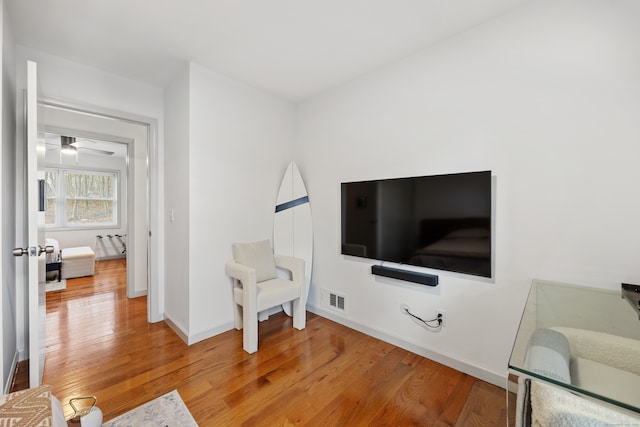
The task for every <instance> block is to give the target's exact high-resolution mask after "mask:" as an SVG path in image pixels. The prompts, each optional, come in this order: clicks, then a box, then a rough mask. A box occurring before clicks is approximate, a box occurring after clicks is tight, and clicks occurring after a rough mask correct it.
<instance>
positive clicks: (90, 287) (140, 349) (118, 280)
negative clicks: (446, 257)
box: [44, 260, 506, 427]
mask: <svg viewBox="0 0 640 427" xmlns="http://www.w3.org/2000/svg"><path fill="white" fill-rule="evenodd" d="M125 269H126V266H125V265H124V260H110V261H100V262H98V263H97V264H96V274H95V276H93V277H88V278H80V279H73V280H69V281H68V282H67V289H66V290H64V291H57V292H50V293H48V294H47V358H46V364H45V372H44V383H46V384H50V385H51V386H52V387H53V392H54V394H55V395H56V396H57V397H58V398H59V399H60V400H61V401H62V403H63V405H64V410H65V414H66V415H71V414H72V412H73V411H72V410H71V408H70V407H69V406H68V401H69V399H70V398H72V397H78V396H85V395H96V396H97V398H98V406H99V407H100V408H101V409H102V411H103V413H104V416H105V420H109V419H111V418H114V417H115V416H117V415H120V414H122V413H124V412H127V411H129V410H130V409H133V408H135V407H136V406H138V405H140V404H142V403H144V402H146V401H148V400H151V399H153V398H155V397H158V396H160V395H162V394H165V393H168V392H169V391H171V390H173V389H177V390H178V392H179V393H180V395H181V396H182V398H183V400H184V401H185V403H186V405H187V407H188V408H189V410H190V411H191V413H192V414H193V416H194V418H195V419H196V421H197V422H198V424H199V425H200V426H289V425H309V426H369V425H372V426H373V425H375V426H414V425H415V426H436V427H441V426H504V425H506V410H505V406H506V405H505V393H504V390H502V389H501V388H498V387H495V386H493V385H491V384H487V383H485V382H483V381H480V380H478V379H475V378H473V377H471V376H468V375H466V374H463V373H461V372H458V371H456V370H454V369H451V368H449V367H447V366H444V365H441V364H438V363H436V362H433V361H431V360H428V359H425V358H423V357H421V356H418V355H415V354H413V353H410V352H408V351H405V350H402V349H400V348H398V347H395V346H393V345H391V344H387V343H385V342H382V341H379V340H377V339H374V338H371V337H368V336H366V335H364V334H361V333H359V332H356V331H354V330H352V329H349V328H346V327H344V326H342V325H339V324H337V323H334V322H332V321H329V320H327V319H324V318H322V317H320V316H316V315H314V314H312V313H308V314H307V327H306V329H305V330H303V331H298V330H296V329H293V328H292V324H291V323H292V321H291V319H290V318H289V317H287V316H285V315H284V314H282V313H280V314H277V315H274V316H271V318H270V319H269V320H268V321H266V322H263V323H261V324H260V338H259V350H258V352H257V353H255V354H253V355H248V354H246V353H245V352H244V351H243V350H242V333H241V331H235V330H232V331H229V332H225V333H223V334H220V335H218V336H216V337H213V338H210V339H208V340H206V341H203V342H200V343H197V344H194V345H191V346H187V345H186V344H185V343H184V342H183V341H182V340H180V338H178V336H177V335H176V334H175V333H174V332H173V331H172V330H171V329H170V328H169V327H168V326H167V325H166V324H164V322H160V323H156V324H148V323H147V321H146V298H145V297H142V298H136V299H127V298H126V296H125V294H126V289H125V286H124V283H125V282H124V280H125V274H126V273H125ZM230 303H231V302H230Z"/></svg>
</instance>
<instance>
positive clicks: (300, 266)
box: [273, 255, 305, 284]
mask: <svg viewBox="0 0 640 427" xmlns="http://www.w3.org/2000/svg"><path fill="white" fill-rule="evenodd" d="M273 259H274V261H275V263H276V267H280V268H284V269H286V270H289V271H290V272H291V279H292V280H293V281H294V282H296V283H300V284H304V283H305V280H304V260H303V259H300V258H294V257H290V256H286V255H274V256H273Z"/></svg>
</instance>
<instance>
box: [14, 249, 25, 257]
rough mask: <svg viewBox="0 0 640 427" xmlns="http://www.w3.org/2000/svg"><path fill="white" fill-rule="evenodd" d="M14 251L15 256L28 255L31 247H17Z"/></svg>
mask: <svg viewBox="0 0 640 427" xmlns="http://www.w3.org/2000/svg"><path fill="white" fill-rule="evenodd" d="M12 253H13V256H22V255H27V254H28V253H29V248H24V249H23V248H15V249H14V250H13V252H12Z"/></svg>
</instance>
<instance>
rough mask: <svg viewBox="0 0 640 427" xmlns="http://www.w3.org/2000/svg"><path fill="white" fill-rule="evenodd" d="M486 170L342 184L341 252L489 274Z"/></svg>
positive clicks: (489, 173) (458, 271) (489, 194)
mask: <svg viewBox="0 0 640 427" xmlns="http://www.w3.org/2000/svg"><path fill="white" fill-rule="evenodd" d="M491 206H492V204H491V171H481V172H465V173H455V174H447V175H432V176H420V177H410V178H395V179H381V180H375V181H360V182H345V183H342V254H344V255H350V256H356V257H363V258H369V259H374V260H380V261H389V262H395V263H400V264H410V265H415V266H420V267H427V268H434V269H438V270H446V271H453V272H457V273H464V274H471V275H476V276H482V277H491V271H492V269H491V266H492V260H491V252H492V251H491V245H492V243H491V242H492V233H491V224H492V221H491Z"/></svg>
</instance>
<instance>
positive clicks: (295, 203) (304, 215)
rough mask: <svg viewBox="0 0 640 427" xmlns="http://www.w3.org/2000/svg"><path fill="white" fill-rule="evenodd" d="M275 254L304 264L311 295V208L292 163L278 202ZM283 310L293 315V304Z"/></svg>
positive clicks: (274, 237) (274, 223) (286, 174)
mask: <svg viewBox="0 0 640 427" xmlns="http://www.w3.org/2000/svg"><path fill="white" fill-rule="evenodd" d="M273 250H274V253H276V254H278V255H288V256H293V257H296V258H302V259H303V260H304V265H305V284H306V287H307V295H308V294H309V286H310V285H311V269H312V268H311V267H312V262H313V228H312V223H311V205H310V204H309V196H308V194H307V189H306V187H305V186H304V182H303V181H302V177H301V176H300V171H299V170H298V167H297V166H296V164H295V162H293V161H292V162H291V163H289V166H288V167H287V170H286V171H285V173H284V176H283V177H282V183H281V184H280V190H279V191H278V198H277V199H276V209H275V217H274V219H273ZM282 308H283V310H284V311H285V313H287V315H289V316H291V315H292V313H293V310H292V307H291V303H288V304H283V306H282Z"/></svg>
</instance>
